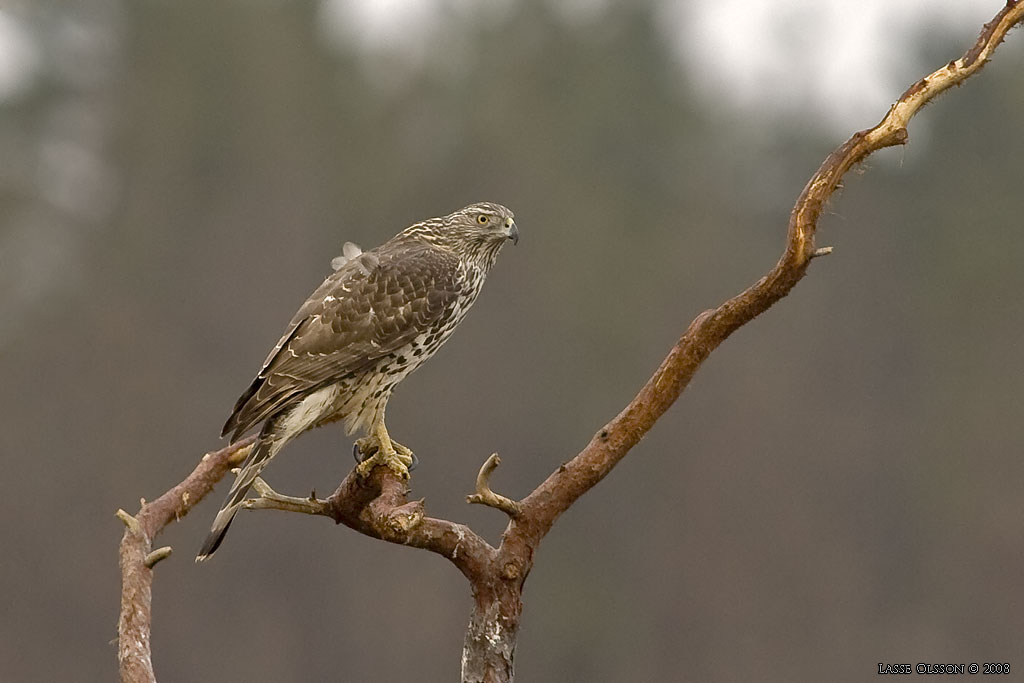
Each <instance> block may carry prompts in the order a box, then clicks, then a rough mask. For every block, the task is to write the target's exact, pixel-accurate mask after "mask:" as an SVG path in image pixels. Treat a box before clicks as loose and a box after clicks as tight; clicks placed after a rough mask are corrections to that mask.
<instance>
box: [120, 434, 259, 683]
mask: <svg viewBox="0 0 1024 683" xmlns="http://www.w3.org/2000/svg"><path fill="white" fill-rule="evenodd" d="M253 441H255V438H248V439H242V440H241V441H238V442H236V443H233V444H231V445H230V446H228V447H227V448H222V449H220V450H219V451H215V452H213V453H207V454H206V455H204V456H203V457H202V459H201V460H200V461H199V464H198V465H196V468H195V469H194V470H192V473H191V474H189V475H188V476H187V477H185V480H184V481H182V482H181V483H180V484H178V485H177V486H175V487H174V488H172V489H171V490H170V491H168V492H167V493H165V494H163V495H162V496H160V497H159V498H157V499H156V500H154V501H153V502H151V503H147V502H146V501H145V500H143V501H141V508H140V509H139V512H138V514H137V515H135V516H134V517H133V516H132V515H130V514H128V513H127V512H125V511H124V510H118V511H117V513H116V516H117V518H118V519H120V520H121V521H122V522H123V523H124V525H125V531H124V536H122V537H121V547H120V558H121V614H120V616H119V618H118V621H117V643H118V646H117V660H118V665H119V668H120V672H121V680H122V681H124V682H125V683H129V682H130V683H147V682H148V683H156V675H155V674H154V673H153V660H152V653H151V651H150V645H149V634H150V623H151V617H152V604H153V592H152V587H153V567H154V565H156V563H157V562H159V561H160V560H163V559H165V558H167V557H168V556H169V555H170V554H171V548H170V547H164V548H160V549H158V550H153V539H154V538H156V535H157V534H159V533H160V532H161V531H162V530H163V529H164V527H166V526H167V525H168V524H170V523H171V522H174V521H176V520H179V519H181V518H182V517H184V516H185V515H186V514H188V511H189V510H191V509H192V507H193V506H194V505H195V504H196V503H198V502H199V501H200V500H202V499H203V497H204V496H206V494H208V493H209V492H210V491H212V490H213V487H214V485H215V484H216V483H217V482H218V481H220V480H221V478H223V477H224V475H225V474H227V473H228V472H229V471H230V470H231V468H232V467H237V466H238V465H239V464H241V462H242V461H243V460H245V457H246V456H247V455H248V454H249V449H250V448H251V447H252V443H253Z"/></svg>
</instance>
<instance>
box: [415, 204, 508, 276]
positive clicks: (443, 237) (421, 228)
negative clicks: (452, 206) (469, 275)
mask: <svg viewBox="0 0 1024 683" xmlns="http://www.w3.org/2000/svg"><path fill="white" fill-rule="evenodd" d="M417 228H418V229H417ZM410 230H412V231H414V232H415V233H416V235H417V236H418V237H420V238H422V239H426V240H428V241H430V242H432V243H434V244H437V245H438V246H441V247H444V248H446V249H451V250H452V251H454V252H456V253H457V254H459V256H461V257H462V258H464V259H466V260H467V261H471V262H474V263H476V264H477V265H479V266H481V267H483V268H490V267H491V266H492V265H493V264H494V260H495V259H496V258H497V256H498V251H500V250H501V247H502V246H504V244H505V242H507V241H508V240H512V243H513V244H518V243H519V228H518V227H516V222H515V217H514V216H513V215H512V212H511V211H510V210H508V209H507V208H505V207H504V206H502V205H501V204H494V203H492V202H478V203H476V204H470V205H469V206H466V207H463V208H461V209H459V210H458V211H456V212H454V213H450V214H448V215H447V216H443V217H441V218H432V219H430V220H427V221H423V223H419V224H417V225H414V226H412V228H410Z"/></svg>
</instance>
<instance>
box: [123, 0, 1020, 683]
mask: <svg viewBox="0 0 1024 683" xmlns="http://www.w3.org/2000/svg"><path fill="white" fill-rule="evenodd" d="M1022 20H1024V0H1009V1H1008V2H1007V3H1006V5H1005V7H1003V9H1001V10H1000V11H999V13H998V14H997V15H996V16H995V18H994V19H993V20H992V21H991V22H989V23H988V24H986V25H985V27H984V29H983V30H982V32H981V35H980V36H979V38H978V41H977V42H976V43H975V45H974V46H973V47H972V48H971V49H970V50H968V51H967V53H966V54H965V55H964V56H963V57H961V58H960V59H957V60H955V61H952V62H950V63H948V64H946V65H945V66H943V67H942V68H941V69H938V70H937V71H935V72H934V73H932V74H929V75H928V76H926V77H925V78H923V79H921V80H920V81H918V82H917V83H915V84H914V85H913V86H911V87H910V88H908V89H907V91H906V92H904V93H903V95H902V96H900V98H899V100H898V101H897V102H896V103H895V104H894V105H893V106H892V107H891V108H890V109H889V112H888V113H887V114H886V116H885V117H884V118H883V119H882V121H881V122H879V124H878V125H876V126H875V127H873V128H871V129H868V130H864V131H860V132H858V133H855V134H854V135H853V136H852V137H851V138H850V139H849V140H848V141H847V142H845V143H844V144H843V145H841V146H840V147H838V148H837V149H836V150H835V151H834V152H832V154H830V155H829V157H828V158H827V159H826V160H825V161H824V162H823V163H822V164H821V166H820V167H819V168H818V170H817V172H816V173H815V174H814V175H813V176H812V177H811V179H810V180H809V181H808V183H807V185H806V187H804V189H803V191H802V192H801V194H800V197H799V198H798V199H797V202H796V205H795V206H794V207H793V211H792V213H791V215H790V220H789V228H788V232H787V237H786V244H785V249H784V251H783V253H782V256H781V257H780V258H779V261H778V262H777V263H776V264H775V266H774V267H773V268H772V269H771V270H770V271H769V272H768V273H767V274H766V275H765V276H764V277H763V278H761V279H760V280H758V281H757V282H756V283H754V284H753V285H751V286H750V287H749V288H747V289H746V290H744V291H743V292H741V293H739V294H737V295H736V296H734V297H733V298H731V299H729V300H728V301H726V302H725V303H723V304H722V305H721V306H719V307H718V308H715V309H712V310H708V311H704V312H703V313H701V314H700V315H698V316H697V317H696V319H694V320H693V322H691V323H690V325H689V327H688V328H687V329H686V331H685V333H684V334H683V335H682V337H681V338H680V339H679V340H678V341H677V342H676V344H675V345H674V346H673V347H672V349H671V350H670V351H669V353H668V355H667V356H666V357H665V359H664V360H663V361H662V363H661V365H660V366H659V367H658V369H657V371H656V372H655V373H654V374H653V375H652V376H651V378H650V379H649V380H648V381H647V382H646V384H644V386H643V387H642V388H641V389H640V391H639V393H637V395H636V396H635V397H634V398H633V400H632V401H630V402H629V404H628V405H626V407H625V408H624V409H623V410H622V411H621V412H620V413H619V414H618V415H616V416H615V417H614V418H613V419H612V420H611V421H610V422H608V423H607V424H606V425H605V426H604V427H603V428H602V429H601V430H599V431H598V432H597V433H596V434H595V435H594V437H593V438H592V439H591V440H590V443H588V444H587V446H586V447H585V448H584V449H583V450H582V451H580V452H579V454H577V455H576V456H575V457H574V458H573V459H572V460H570V461H569V462H567V463H565V464H563V465H561V466H560V467H559V468H558V469H557V470H555V471H554V472H552V473H551V475H549V476H548V478H547V479H545V480H544V481H543V482H542V483H541V484H540V485H539V486H538V487H537V488H536V489H535V490H534V491H533V492H532V493H530V494H529V495H528V496H527V497H526V498H525V499H523V500H522V501H519V502H516V501H512V500H511V499H508V498H505V497H504V496H499V495H498V494H495V493H494V492H493V491H491V489H490V486H489V483H488V482H489V478H490V475H491V473H492V472H493V470H494V468H495V467H496V466H497V464H498V462H499V461H498V458H497V456H491V458H489V459H488V461H487V462H486V463H485V464H484V466H483V467H482V468H481V470H480V473H479V475H478V477H477V485H476V493H475V494H474V495H471V496H469V497H468V499H469V502H474V503H481V504H484V505H489V506H491V507H495V508H498V509H500V510H502V511H504V512H506V514H508V515H509V516H510V518H511V519H510V521H509V524H508V527H507V528H506V529H505V533H504V534H503V536H502V542H501V545H500V546H499V547H498V548H497V549H495V548H494V547H492V546H491V545H489V544H488V543H487V542H486V541H485V540H483V539H482V538H481V537H480V536H479V535H477V534H476V533H475V532H473V531H472V530H471V529H469V528H468V527H466V526H464V525H462V524H457V523H455V522H450V521H447V520H441V519H434V518H431V517H427V516H426V511H425V508H424V504H423V501H422V500H419V501H412V502H410V501H408V499H407V496H408V487H407V486H406V483H405V482H404V481H402V480H401V479H399V478H398V477H397V476H395V475H394V473H392V472H391V471H390V470H388V469H387V468H386V467H376V468H375V469H374V470H373V471H372V472H371V474H370V476H369V477H367V478H366V479H365V480H363V479H361V478H360V477H358V476H356V475H355V474H354V473H350V474H349V475H348V476H347V477H346V478H345V479H344V481H342V483H341V484H340V485H339V487H338V489H337V490H336V491H335V492H334V493H333V494H332V495H331V496H330V497H329V498H327V499H325V500H319V499H317V498H316V497H315V496H310V497H309V498H295V497H291V496H284V495H282V494H279V493H277V492H276V491H274V490H273V489H271V488H270V487H269V486H267V485H266V483H265V482H263V481H262V480H258V483H257V484H256V485H255V488H256V492H257V494H258V496H257V497H256V498H254V499H251V500H249V501H247V502H246V504H245V507H246V508H248V509H278V510H287V511H292V512H302V513H305V514H314V515H321V516H326V517H330V518H332V519H334V520H335V522H336V523H339V524H344V525H346V526H348V527H350V528H352V529H355V530H356V531H358V532H360V533H363V534H366V535H368V536H372V537H374V538H379V539H381V540H385V541H388V542H391V543H400V544H403V545H408V546H412V547H414V548H422V549H424V550H429V551H431V552H434V553H437V554H439V555H441V556H443V557H446V558H448V559H449V560H450V561H451V562H452V563H453V564H455V566H456V567H458V568H459V570H460V571H461V572H462V573H463V574H464V575H465V576H466V578H467V579H469V581H470V583H471V585H472V590H473V597H474V609H473V613H472V615H471V617H470V623H469V626H468V628H467V630H466V637H465V641H464V645H463V658H462V659H463V661H462V677H463V681H466V682H472V683H475V682H480V683H484V682H488V683H502V682H506V681H511V680H512V661H513V655H514V652H515V645H516V638H517V633H518V626H519V617H520V614H521V612H522V588H523V584H524V582H525V580H526V577H527V575H528V574H529V572H530V569H531V568H532V566H533V562H534V555H535V552H536V549H537V547H538V545H539V544H540V541H541V540H542V539H543V537H544V536H545V534H547V532H548V531H549V530H550V529H551V526H552V525H553V524H554V523H555V521H556V520H557V519H558V517H559V516H560V515H561V514H562V513H563V512H565V511H566V510H567V509H569V507H570V506H571V505H572V504H573V503H574V502H575V501H576V500H577V499H578V498H579V497H580V496H582V495H583V494H584V493H586V492H587V491H589V490H590V489H591V488H592V487H594V486H595V485H596V484H597V483H598V482H599V481H601V480H602V479H603V478H604V477H606V476H607V475H608V474H609V473H610V472H611V470H612V468H614V467H615V465H616V464H618V462H619V461H620V460H622V458H623V457H625V455H626V454H627V453H628V452H629V450H630V449H631V448H632V447H633V446H634V445H636V444H637V442H639V441H640V439H641V438H642V437H643V436H644V435H645V434H646V433H647V432H648V431H649V430H650V429H651V427H653V426H654V423H655V422H656V421H657V420H658V418H659V417H661V415H663V414H664V413H665V411H666V410H668V408H669V407H670V406H671V405H672V404H673V403H674V402H675V401H676V399H677V398H678V397H679V395H680V394H681V393H682V392H683V390H684V389H685V388H686V386H687V385H688V384H689V382H690V380H691V379H692V378H693V375H694V374H695V373H696V371H697V369H698V368H699V367H700V365H701V364H702V363H703V362H704V360H705V359H706V358H707V357H708V356H709V355H710V354H711V352H712V351H714V350H715V349H716V348H717V347H718V346H719V345H720V344H721V343H722V342H723V341H725V339H726V338H728V337H729V335H731V334H732V333H733V332H735V331H736V330H737V329H739V328H740V327H742V326H743V325H744V324H746V323H748V322H750V321H751V320H753V319H754V318H755V317H757V316H758V315H760V314H761V313H763V312H764V311H766V310H768V308H769V307H771V306H772V305H773V304H774V303H775V302H777V301H779V300H780V299H781V298H782V297H784V296H786V295H787V294H788V293H789V292H790V290H791V289H792V288H793V287H794V286H795V285H796V284H797V282H799V281H800V280H801V279H802V278H803V277H804V275H805V274H806V272H807V268H808V266H809V264H810V263H811V261H812V260H813V259H814V258H817V257H820V256H824V255H826V254H828V253H830V252H831V248H830V247H822V248H815V246H814V238H815V231H816V229H817V221H818V218H819V217H820V215H821V211H822V208H823V207H824V206H825V203H826V202H827V201H828V200H829V199H830V197H831V196H832V194H833V193H834V192H835V190H836V188H837V187H838V185H839V182H840V180H841V179H842V177H843V175H844V174H845V173H846V172H847V171H848V170H849V169H850V168H851V167H852V166H853V165H854V164H856V163H859V162H860V161H862V160H863V159H864V158H865V157H867V156H868V155H869V154H871V153H872V152H874V151H876V150H879V149H882V148H884V147H889V146H893V145H900V144H904V143H905V142H906V141H907V130H906V126H907V124H908V123H909V121H910V119H911V118H912V117H913V116H914V115H915V114H916V113H917V111H919V110H920V108H921V107H922V106H923V105H924V104H926V103H928V102H929V101H931V100H932V99H934V98H935V97H936V96H938V95H939V94H941V93H942V92H944V91H946V90H948V89H949V88H951V87H952V86H954V85H958V84H959V83H961V82H962V81H964V80H965V79H966V78H968V77H970V76H971V75H973V74H975V73H977V72H978V71H979V70H980V69H981V68H982V67H983V66H984V64H985V63H986V62H987V61H988V59H989V58H990V56H991V54H992V52H993V51H994V50H995V48H996V47H997V46H998V45H999V44H1000V43H1001V42H1002V40H1003V39H1004V37H1005V36H1006V34H1007V32H1008V31H1009V30H1010V29H1011V28H1013V27H1014V26H1016V25H1018V24H1019V23H1020V22H1021V21H1022ZM252 441H253V440H252V439H246V440H243V441H240V442H238V443H236V444H232V445H231V446H228V447H227V448H225V449H222V450H220V451H217V452H215V453H209V454H207V455H206V456H204V457H203V460H202V461H201V462H200V463H199V465H198V466H197V467H196V469H195V471H193V472H192V474H190V475H189V476H188V477H187V478H186V479H185V481H183V482H182V483H181V484H179V485H178V486H176V487H174V488H173V489H171V490H170V491H168V492H167V493H165V494H164V495H163V496H161V497H160V498H158V499H157V500H155V501H153V502H152V503H145V501H143V504H142V507H141V509H140V511H139V513H138V514H137V515H136V516H134V517H133V516H131V515H129V514H128V513H127V512H124V511H123V510H118V512H117V516H118V517H119V518H120V519H121V521H122V522H124V524H125V527H126V530H125V534H124V537H123V539H122V541H121V551H120V552H121V571H122V576H123V579H122V592H121V617H120V621H119V624H118V630H119V648H118V658H119V660H120V665H121V679H122V681H125V682H131V683H136V682H144V681H145V682H154V683H155V677H154V675H153V667H152V662H151V658H150V646H149V635H150V630H149V627H150V605H151V585H152V567H153V565H155V564H156V563H157V562H159V561H160V560H162V559H164V558H165V557H167V556H168V555H169V554H170V548H161V549H158V550H155V551H154V550H152V541H153V538H154V537H155V536H156V534H157V533H159V532H160V530H161V529H163V528H164V527H165V526H166V525H167V524H169V523H171V522H172V521H174V520H176V519H179V518H180V517H182V516H184V515H185V514H186V513H187V512H188V510H189V509H191V507H192V506H193V505H195V504H196V503H197V502H199V500H201V499H202V498H203V496H205V495H206V494H207V493H209V491H210V490H211V489H212V488H213V485H214V484H215V483H216V482H217V481H219V480H220V479H221V478H222V477H223V476H224V474H225V473H227V472H228V471H229V470H230V468H231V467H233V466H234V465H236V464H238V463H240V462H241V461H242V460H243V459H244V458H245V455H246V454H247V453H248V450H249V446H250V445H251V443H252Z"/></svg>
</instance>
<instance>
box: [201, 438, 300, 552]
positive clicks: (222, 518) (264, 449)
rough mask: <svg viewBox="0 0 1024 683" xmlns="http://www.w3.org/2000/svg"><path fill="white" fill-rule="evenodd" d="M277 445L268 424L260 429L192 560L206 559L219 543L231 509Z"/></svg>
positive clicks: (241, 498)
mask: <svg viewBox="0 0 1024 683" xmlns="http://www.w3.org/2000/svg"><path fill="white" fill-rule="evenodd" d="M281 445H282V444H281V443H280V441H278V440H276V439H274V438H273V437H272V435H271V434H270V430H269V425H268V426H267V428H264V430H263V431H262V432H261V433H260V436H259V439H257V440H256V444H255V445H254V446H253V447H252V451H250V452H249V457H248V458H246V459H245V463H244V464H243V465H242V471H241V472H239V473H238V477H237V478H236V479H235V483H234V484H233V485H232V486H231V491H229V492H228V497H227V498H225V499H224V504H223V505H221V506H220V511H219V512H217V516H216V517H215V518H214V520H213V526H212V527H211V528H210V533H209V534H207V536H206V540H205V541H203V547H202V548H200V550H199V554H198V555H196V562H202V561H204V560H206V559H209V557H210V556H211V555H213V553H215V552H216V551H217V548H219V547H220V544H221V542H222V541H223V540H224V535H225V534H226V533H227V532H228V527H230V526H231V520H232V519H234V518H235V513H236V512H238V509H239V508H240V507H241V505H242V501H244V500H245V496H246V494H247V493H249V489H250V488H251V487H252V483H253V482H254V481H255V480H256V477H258V476H259V474H260V472H261V471H263V468H264V467H266V465H267V463H268V462H270V459H271V458H273V457H274V456H275V455H276V454H277V452H278V451H279V450H280V449H281Z"/></svg>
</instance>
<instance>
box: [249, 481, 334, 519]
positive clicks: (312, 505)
mask: <svg viewBox="0 0 1024 683" xmlns="http://www.w3.org/2000/svg"><path fill="white" fill-rule="evenodd" d="M252 487H253V489H254V490H255V491H256V493H258V494H259V498H247V499H246V500H244V501H242V508H243V509H245V510H286V511H288V512H301V513H303V514H305V515H322V516H324V517H330V516H331V513H330V512H329V511H328V510H327V506H326V505H325V504H324V502H323V501H322V500H319V499H317V498H315V497H312V496H310V497H308V498H298V497H296V496H286V495H283V494H281V493H278V492H277V491H275V490H274V489H272V488H270V485H269V484H268V483H267V482H265V481H263V479H262V478H261V477H256V480H255V481H253V483H252Z"/></svg>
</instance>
